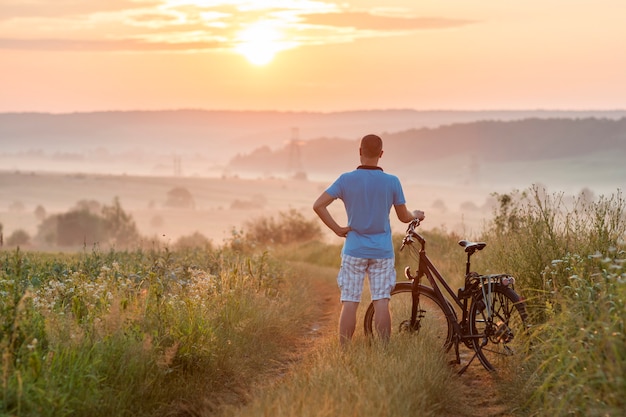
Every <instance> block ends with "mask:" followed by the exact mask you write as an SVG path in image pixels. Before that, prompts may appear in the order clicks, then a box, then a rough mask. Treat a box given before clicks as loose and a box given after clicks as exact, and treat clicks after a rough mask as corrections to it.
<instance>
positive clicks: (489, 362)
mask: <svg viewBox="0 0 626 417" xmlns="http://www.w3.org/2000/svg"><path fill="white" fill-rule="evenodd" d="M419 225H420V220H417V219H415V220H413V221H412V222H410V223H409V225H408V227H407V230H406V235H405V236H404V239H403V240H402V246H401V247H400V250H403V249H404V248H405V247H407V246H408V247H409V248H410V250H411V252H410V256H411V258H413V259H416V260H417V261H418V262H419V264H418V265H419V266H418V270H417V273H416V274H415V275H411V270H410V267H409V266H407V267H406V268H405V269H404V275H405V276H406V278H407V279H408V281H402V282H397V283H396V284H395V287H394V288H393V290H392V291H391V299H390V302H389V307H390V311H391V317H392V330H391V332H392V334H391V337H393V336H394V334H396V333H408V334H414V335H418V334H420V333H427V334H428V335H430V337H431V338H432V339H431V340H432V341H434V342H435V343H436V344H439V345H441V346H443V349H444V352H445V353H446V354H448V355H449V354H450V351H451V350H452V347H454V359H453V360H450V363H452V364H461V355H460V353H459V346H460V345H465V346H466V347H467V348H469V349H470V350H473V351H474V356H472V358H471V359H470V360H469V362H468V363H467V364H466V365H465V366H464V367H463V368H461V370H460V371H459V374H462V373H463V372H465V371H466V370H467V368H468V367H469V365H470V364H471V363H472V361H473V360H474V359H475V358H476V357H478V359H479V360H480V362H481V364H482V365H483V366H484V367H485V369H487V370H489V371H495V370H496V368H497V367H502V366H504V365H505V363H506V362H507V361H508V360H510V358H511V357H512V356H513V355H515V353H516V348H519V347H521V346H522V344H523V340H521V339H523V338H522V337H521V336H522V335H523V334H524V333H525V331H526V329H527V327H528V324H527V321H528V314H527V312H526V304H525V302H524V300H523V299H522V298H521V297H520V296H519V295H518V294H517V293H516V292H515V290H514V284H515V278H514V277H512V276H510V275H508V274H491V275H480V274H478V273H476V272H472V271H471V270H470V269H471V263H470V258H471V256H472V255H473V254H474V253H476V252H478V251H481V250H483V249H484V248H485V246H487V244H486V243H485V242H470V241H467V240H461V241H460V242H459V245H460V246H462V247H463V248H465V252H466V253H467V262H466V266H465V283H464V286H463V287H462V288H459V289H458V291H457V293H456V294H455V293H454V291H453V290H452V288H451V287H450V285H448V283H447V282H446V280H445V279H444V278H443V277H442V275H441V274H440V273H439V271H438V270H437V268H435V266H434V265H433V263H432V262H431V260H430V259H429V258H428V256H427V254H426V240H425V239H424V237H423V236H421V235H420V234H419V233H417V231H416V230H415V229H416V228H417V227H418V226H419ZM416 241H417V242H419V245H420V247H419V248H417V245H414V243H415V242H416ZM423 277H426V279H427V280H428V283H429V284H430V286H427V285H423V284H422V283H421V280H422V278H423ZM442 288H443V291H445V293H446V295H447V296H446V295H444V292H443V291H442ZM453 305H455V306H456V307H458V309H459V310H460V320H459V319H458V315H457V311H456V310H455V308H453ZM364 327H365V333H366V335H369V336H374V334H375V330H374V304H373V303H370V305H369V306H368V308H367V310H366V312H365V319H364Z"/></svg>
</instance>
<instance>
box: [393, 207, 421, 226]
mask: <svg viewBox="0 0 626 417" xmlns="http://www.w3.org/2000/svg"><path fill="white" fill-rule="evenodd" d="M393 207H394V208H395V209H396V215H397V216H398V220H400V221H401V222H402V223H409V222H411V221H412V220H413V219H420V220H424V217H425V216H424V212H423V211H421V210H413V211H412V212H411V211H409V209H407V208H406V204H398V205H397V206H393Z"/></svg>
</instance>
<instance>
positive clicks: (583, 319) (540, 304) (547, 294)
mask: <svg viewBox="0 0 626 417" xmlns="http://www.w3.org/2000/svg"><path fill="white" fill-rule="evenodd" d="M499 200H500V202H501V206H500V209H499V211H498V212H497V213H496V216H495V220H494V223H493V225H492V227H491V228H490V229H489V230H487V231H486V233H485V235H484V236H483V238H484V240H486V241H487V242H489V245H490V248H489V250H488V251H486V253H485V255H486V256H484V257H483V258H482V260H481V262H484V265H489V266H490V267H492V268H494V271H493V272H496V271H495V269H502V270H506V271H508V272H512V273H513V274H514V275H516V276H517V278H518V289H521V291H522V292H523V294H524V295H525V296H526V298H527V302H528V304H529V306H530V311H531V312H532V313H533V314H532V322H533V323H534V327H533V328H532V331H531V341H532V345H531V346H530V350H529V356H528V359H527V365H528V366H527V367H526V369H527V373H526V374H525V375H520V378H519V379H518V382H519V385H520V388H519V389H521V390H522V391H523V392H524V394H525V396H524V398H527V399H528V400H527V401H522V405H523V406H524V407H525V408H526V410H527V411H528V413H529V414H530V415H554V416H569V415H581V416H590V415H594V416H595V415H597V416H600V415H602V416H603V415H619V414H620V413H622V412H623V410H625V409H626V399H625V398H626V397H624V395H623V394H624V392H626V378H624V375H626V335H625V332H624V330H625V329H624V324H625V322H626V308H625V300H626V267H625V264H626V256H625V255H624V249H625V243H626V241H625V237H626V234H625V233H626V217H625V213H626V211H625V210H626V204H625V201H624V200H623V198H622V196H621V193H620V192H619V191H618V192H617V193H616V194H614V195H611V196H609V197H604V196H601V197H600V198H598V199H597V200H590V199H588V198H587V197H586V196H585V195H580V196H578V197H576V198H569V199H568V198H565V197H564V195H563V194H553V195H548V194H547V193H546V192H545V190H542V189H540V188H538V187H533V188H531V189H529V190H527V191H526V192H524V193H513V195H502V196H499ZM517 398H519V397H517Z"/></svg>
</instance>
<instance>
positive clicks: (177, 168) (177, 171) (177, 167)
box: [174, 155, 183, 177]
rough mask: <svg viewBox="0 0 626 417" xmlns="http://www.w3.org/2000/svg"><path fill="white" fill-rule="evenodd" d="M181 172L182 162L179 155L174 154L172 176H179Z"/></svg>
mask: <svg viewBox="0 0 626 417" xmlns="http://www.w3.org/2000/svg"><path fill="white" fill-rule="evenodd" d="M182 173H183V168H182V162H181V159H180V156H178V155H174V176H175V177H180V176H181V175H182Z"/></svg>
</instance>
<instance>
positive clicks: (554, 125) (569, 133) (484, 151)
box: [231, 118, 626, 184]
mask: <svg viewBox="0 0 626 417" xmlns="http://www.w3.org/2000/svg"><path fill="white" fill-rule="evenodd" d="M384 140H385V146H384V148H385V153H384V156H383V159H382V160H381V165H382V166H384V167H389V170H393V171H394V172H397V173H399V174H407V175H409V174H410V175H413V174H415V173H417V172H419V173H420V175H424V176H426V177H429V178H432V177H433V176H441V175H442V173H441V172H440V170H466V174H467V175H471V173H472V172H478V171H482V173H483V177H484V173H485V171H486V170H487V169H488V168H489V167H490V166H491V167H494V168H495V167H496V166H497V167H498V168H500V169H506V167H505V166H504V165H503V164H509V165H508V166H509V168H511V169H516V170H520V169H524V167H527V168H529V169H530V168H531V167H535V168H537V169H539V168H541V167H543V169H546V168H547V167H548V166H550V167H551V168H552V169H557V170H558V169H559V167H562V168H563V169H576V166H578V168H579V169H581V170H585V169H593V167H594V166H598V169H597V170H596V171H598V172H599V171H602V170H605V168H607V167H605V166H603V165H613V164H617V165H620V166H624V165H626V164H624V159H625V158H626V118H622V119H617V120H611V119H598V118H585V119H538V118H530V119H524V120H519V121H477V122H472V123H458V124H450V125H445V126H440V127H437V128H421V129H411V130H406V131H402V132H397V133H389V134H386V135H384ZM297 158H299V161H298V160H297ZM294 160H295V162H298V163H299V164H300V167H301V169H302V171H304V172H306V173H307V174H308V175H316V174H323V173H329V171H330V172H332V173H335V172H338V171H343V170H346V169H348V168H350V167H352V166H353V165H355V162H358V141H357V140H355V139H329V138H319V139H314V140H309V141H307V142H304V143H302V142H301V143H300V146H299V147H298V149H294V145H293V144H287V145H285V147H283V148H282V149H278V150H273V151H272V150H270V149H269V148H267V147H259V148H257V149H256V150H255V151H253V152H251V153H249V154H245V155H238V156H237V157H235V158H233V159H232V161H231V167H232V169H233V170H246V169H247V170H253V171H264V172H266V173H270V172H276V173H278V171H281V170H285V169H286V168H287V166H288V165H287V163H286V161H287V162H289V163H290V167H291V169H293V166H294V164H295V162H294ZM419 166H421V167H423V168H424V169H423V170H420V169H419V168H418V167H419ZM268 167H271V168H268ZM614 168H617V169H618V170H617V171H615V172H614V173H613V174H607V175H610V176H611V178H614V179H615V180H616V181H620V178H616V177H615V176H619V175H623V176H622V177H621V181H622V182H623V183H624V184H626V169H624V168H621V169H620V168H618V167H614ZM433 170H436V171H437V172H433ZM494 174H495V175H496V176H497V175H502V174H503V173H494ZM578 174H580V173H578ZM588 174H589V175H593V174H595V172H588ZM540 175H541V173H538V174H537V176H540ZM444 176H445V175H444ZM539 179H541V178H539ZM533 180H534V179H533Z"/></svg>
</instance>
